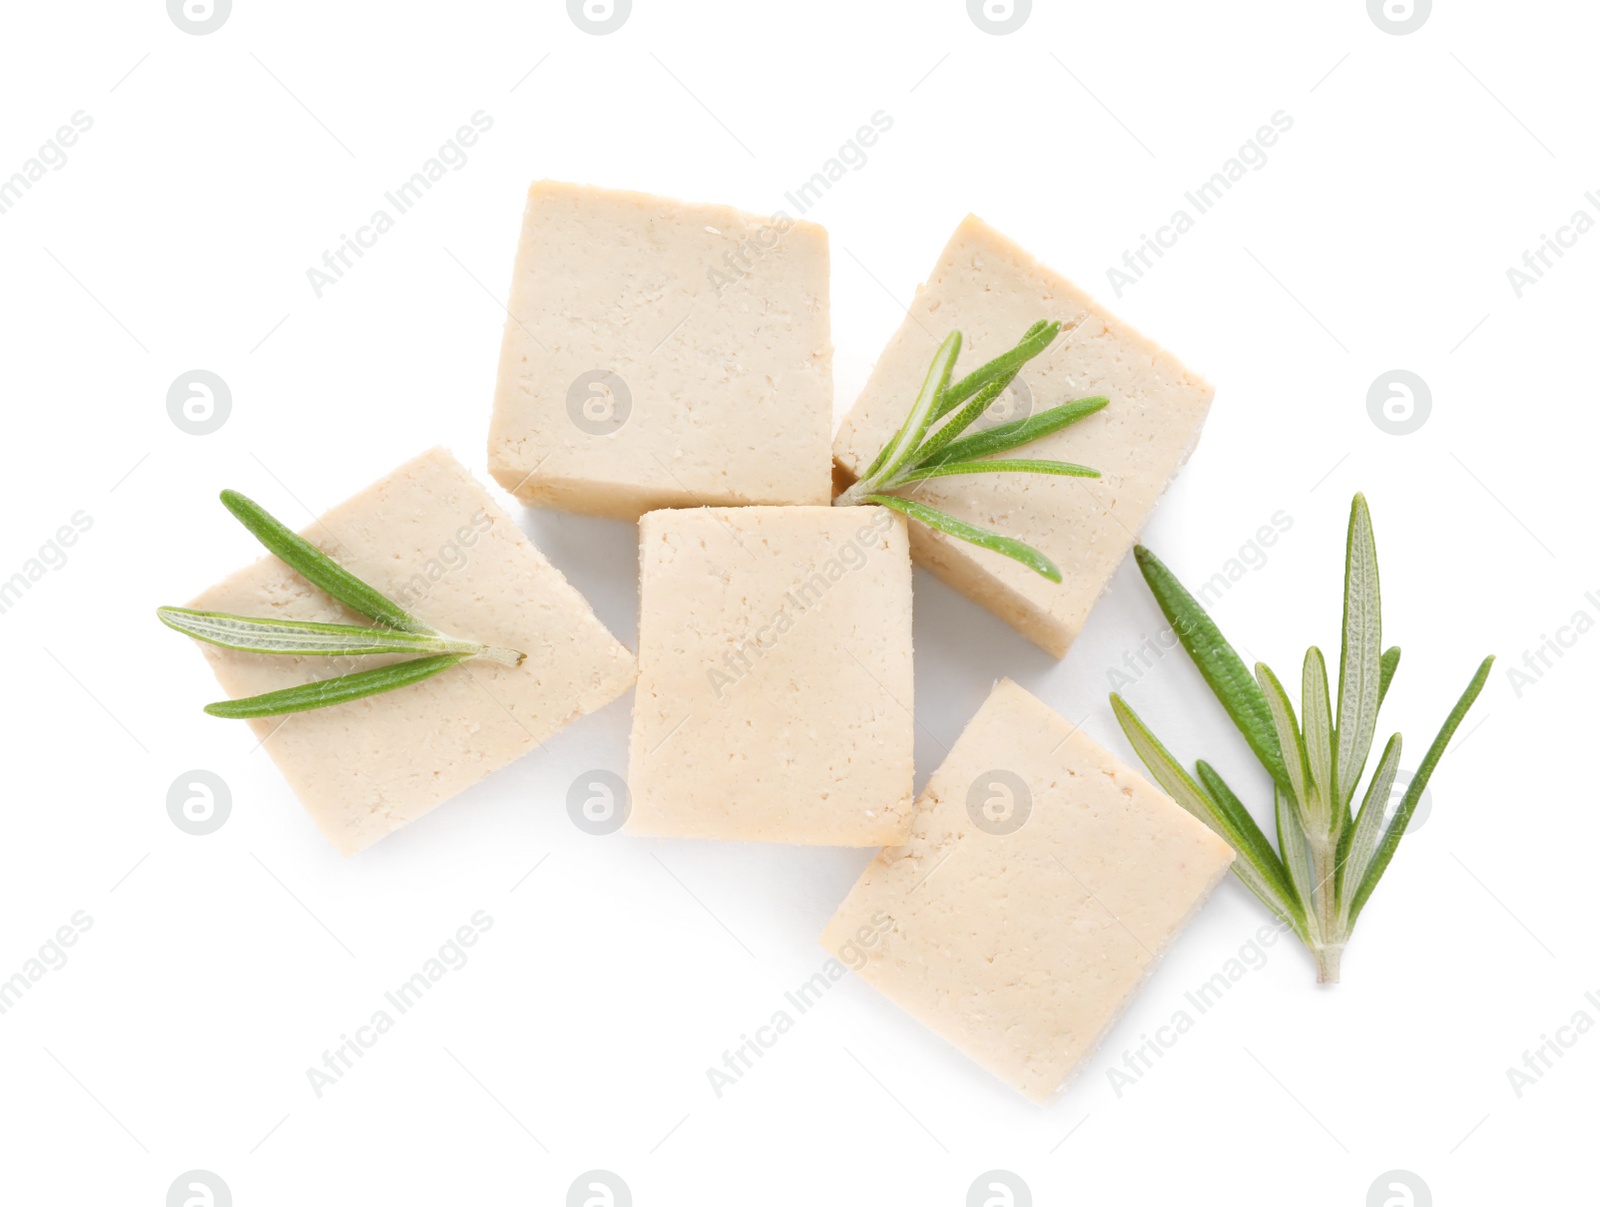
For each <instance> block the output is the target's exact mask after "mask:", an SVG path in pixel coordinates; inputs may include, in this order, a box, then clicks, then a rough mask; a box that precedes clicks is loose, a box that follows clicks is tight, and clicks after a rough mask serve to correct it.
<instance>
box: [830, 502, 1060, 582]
mask: <svg viewBox="0 0 1600 1207" xmlns="http://www.w3.org/2000/svg"><path fill="white" fill-rule="evenodd" d="M862 502H864V503H877V504H880V505H881V506H883V507H889V508H892V509H893V510H895V511H898V512H900V514H902V515H904V516H907V517H909V518H911V519H913V520H916V521H918V522H919V523H922V524H926V525H927V526H928V527H929V528H933V529H937V530H938V531H939V532H943V533H945V534H947V535H949V536H953V537H956V538H957V539H958V540H963V541H966V542H968V543H969V544H973V545H977V546H978V547H979V548H980V549H989V550H992V551H993V552H995V553H1003V554H1005V555H1006V556H1007V557H1009V558H1012V559H1013V560H1015V561H1019V562H1021V563H1022V564H1023V565H1024V566H1026V567H1028V569H1030V570H1032V571H1034V572H1035V573H1037V574H1042V575H1043V576H1044V577H1045V578H1048V579H1049V580H1050V581H1051V582H1053V583H1058V582H1060V581H1061V571H1060V570H1058V569H1056V564H1055V563H1054V562H1053V561H1051V560H1050V559H1049V558H1047V557H1046V556H1045V555H1044V554H1042V553H1040V552H1039V551H1038V550H1037V549H1035V548H1034V547H1033V546H1032V545H1029V544H1027V543H1026V542H1025V541H1019V540H1017V539H1016V538H1015V537H1010V536H1001V535H1000V534H999V533H998V532H990V531H989V530H988V529H987V528H979V527H978V526H977V525H976V524H969V523H967V522H966V521H965V520H958V519H956V517H955V516H953V515H951V514H950V513H949V512H947V511H940V510H939V509H938V508H936V507H929V506H928V505H927V504H926V503H916V502H913V501H912V500H910V499H902V498H901V497H900V496H899V495H868V496H867V497H866V498H865V499H863V500H862Z"/></svg>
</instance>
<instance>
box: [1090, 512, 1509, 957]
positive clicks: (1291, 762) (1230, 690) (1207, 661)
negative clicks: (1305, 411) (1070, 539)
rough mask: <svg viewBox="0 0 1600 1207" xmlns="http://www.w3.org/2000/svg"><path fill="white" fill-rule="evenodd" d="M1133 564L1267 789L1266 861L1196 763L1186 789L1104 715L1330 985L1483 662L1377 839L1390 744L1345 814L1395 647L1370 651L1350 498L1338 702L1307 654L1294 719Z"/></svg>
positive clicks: (1372, 547) (1390, 777) (1143, 557)
mask: <svg viewBox="0 0 1600 1207" xmlns="http://www.w3.org/2000/svg"><path fill="white" fill-rule="evenodd" d="M1135 555H1136V558H1137V560H1138V563H1139V569H1140V571H1141V572H1142V573H1143V574H1144V579H1145V582H1146V583H1147V584H1148V585H1149V587H1150V590H1151V592H1152V593H1153V594H1154V595H1155V598H1156V602H1157V603H1158V604H1159V605H1160V606H1161V610H1162V612H1163V613H1165V615H1166V617H1167V620H1168V622H1169V623H1171V625H1172V628H1173V631H1174V632H1175V633H1176V634H1177V636H1178V639H1179V641H1181V642H1182V643H1183V648H1184V649H1185V650H1187V651H1188V653H1189V656H1190V657H1191V658H1192V659H1193V660H1194V663H1195V665H1196V666H1197V667H1198V668H1199V669H1200V674H1201V675H1202V676H1203V677H1204V679H1205V681H1206V683H1207V685H1208V686H1210V688H1211V690H1212V692H1213V693H1214V694H1215V695H1216V697H1217V699H1218V701H1220V702H1221V704H1222V707H1223V708H1224V709H1225V710H1226V711H1227V713H1228V716H1229V717H1230V718H1231V719H1232V720H1233V723H1234V724H1235V725H1236V726H1238V728H1239V732H1240V733H1241V734H1243V735H1244V739H1245V741H1246V742H1247V743H1248V744H1249V746H1250V749H1251V750H1252V751H1253V752H1254V753H1255V756H1256V758H1257V759H1258V760H1259V761H1260V763H1261V765H1262V766H1263V767H1264V768H1265V769H1266V771H1267V774H1268V775H1269V776H1271V778H1272V782H1273V805H1274V809H1273V812H1274V816H1275V820H1276V825H1277V834H1278V845H1277V848H1276V849H1274V848H1273V846H1272V844H1271V843H1270V842H1269V841H1268V839H1267V837H1266V835H1265V834H1264V833H1263V832H1262V830H1261V827H1260V826H1259V825H1257V824H1256V821H1255V819H1254V818H1253V817H1252V816H1251V815H1250V813H1249V811H1248V810H1247V809H1246V808H1245V807H1244V805H1243V804H1241V803H1240V801H1239V798H1238V797H1237V796H1235V795H1234V793H1233V791H1232V790H1231V789H1230V788H1229V787H1228V785H1227V784H1225V783H1224V782H1223V780H1222V777H1221V776H1219V775H1218V774H1217V773H1216V771H1215V769H1213V768H1212V767H1211V765H1210V764H1209V763H1206V762H1205V761H1203V760H1202V761H1201V762H1199V763H1197V764H1196V768H1195V769H1196V772H1197V774H1198V777H1199V782H1196V780H1195V779H1194V778H1193V777H1191V776H1190V775H1189V774H1188V773H1187V772H1186V771H1185V770H1184V769H1183V767H1182V766H1181V765H1180V764H1179V763H1178V761H1177V760H1176V759H1175V758H1173V756H1172V755H1171V754H1170V753H1169V752H1168V751H1167V749H1166V747H1165V746H1163V745H1162V744H1161V742H1160V741H1159V740H1158V739H1157V738H1156V736H1155V735H1154V734H1153V733H1151V732H1150V730H1149V728H1148V727H1147V726H1146V725H1145V724H1144V722H1143V721H1141V720H1140V719H1139V716H1138V714H1136V713H1135V712H1134V711H1133V709H1131V708H1130V707H1128V704H1127V702H1126V701H1124V700H1123V699H1122V697H1121V696H1118V695H1116V694H1113V695H1112V697H1111V706H1112V709H1113V711H1114V712H1115V713H1116V716H1117V720H1118V721H1119V722H1120V723H1121V725H1122V731H1123V733H1125V734H1126V735H1127V737H1128V741H1129V742H1130V743H1131V744H1132V745H1133V748H1134V750H1135V751H1136V752H1137V753H1138V755H1139V757H1140V758H1141V759H1142V760H1143V761H1144V764H1145V766H1146V767H1148V768H1149V769H1150V773H1151V774H1152V775H1153V776H1154V777H1155V779H1156V781H1157V782H1158V783H1159V784H1160V785H1161V786H1162V787H1163V788H1165V789H1166V790H1167V792H1168V793H1169V794H1171V796H1172V797H1173V799H1174V800H1176V801H1177V802H1178V803H1179V804H1180V805H1182V806H1183V807H1184V808H1185V809H1187V810H1188V811H1189V812H1190V813H1192V814H1194V815H1195V816H1196V817H1197V818H1199V819H1200V820H1201V821H1203V822H1205V823H1206V824H1207V825H1208V826H1210V827H1211V828H1212V829H1213V830H1214V831H1216V832H1217V833H1218V834H1219V835H1221V836H1222V837H1223V838H1224V839H1226V840H1227V841H1228V842H1229V843H1231V844H1232V845H1233V846H1234V848H1235V849H1236V850H1237V851H1238V853H1239V856H1240V857H1239V858H1238V859H1235V860H1234V863H1233V870H1234V871H1235V872H1236V873H1238V876H1239V878H1240V879H1241V880H1243V881H1244V882H1245V884H1246V885H1247V886H1248V887H1249V888H1250V890H1251V891H1252V892H1253V893H1255V894H1256V896H1258V897H1260V898H1261V900H1262V901H1263V902H1265V903H1266V905H1267V907H1268V908H1269V909H1271V910H1272V911H1273V912H1274V913H1276V914H1277V915H1278V916H1279V917H1280V918H1282V919H1284V920H1285V921H1286V922H1287V923H1288V925H1289V926H1290V927H1291V928H1292V929H1293V930H1294V932H1295V934H1296V935H1298V936H1299V937H1300V940H1301V942H1303V943H1304V944H1305V945H1306V946H1307V947H1308V948H1309V949H1310V950H1311V953H1312V955H1313V956H1314V957H1315V959H1316V963H1317V979H1318V980H1319V981H1323V982H1328V983H1333V982H1337V981H1338V979H1339V961H1340V957H1341V955H1342V954H1343V952H1344V948H1345V945H1346V944H1347V943H1348V942H1349V940H1350V935H1351V932H1352V931H1353V930H1354V929H1355V924H1356V919H1357V918H1358V917H1359V916H1360V914H1361V910H1362V908H1363V907H1364V906H1365V905H1366V903H1367V900H1368V899H1369V898H1370V897H1371V896H1372V891H1373V889H1375V888H1376V887H1377V885H1378V881H1379V880H1380V879H1381V878H1382V877H1383V874H1384V872H1385V871H1386V870H1387V869H1388V866H1389V862H1390V860H1391V859H1393V858H1394V853H1395V849H1396V848H1397V847H1398V846H1399V845H1400V839H1401V838H1402V837H1404V835H1405V832H1406V827H1407V826H1408V825H1410V824H1411V815H1412V813H1413V811H1414V810H1415V809H1416V807H1417V802H1418V801H1419V800H1421V799H1422V793H1423V791H1424V789H1426V788H1427V786H1428V780H1429V778H1430V777H1431V776H1432V775H1433V769H1434V767H1436V766H1437V765H1438V762H1439V759H1440V758H1441V757H1442V756H1443V754H1444V751H1445V748H1446V747H1447V746H1448V745H1449V743H1450V739H1451V737H1452V736H1453V735H1454V734H1455V732H1456V729H1457V727H1459V726H1460V724H1461V721H1462V718H1463V717H1465V716H1466V715H1467V710H1468V709H1469V708H1471V707H1472V703H1473V701H1474V700H1476V699H1477V698H1478V693H1479V692H1481V691H1482V690H1483V685H1484V682H1485V681H1486V680H1487V679H1488V677H1489V668H1490V666H1491V665H1492V664H1493V663H1494V658H1493V657H1492V656H1491V657H1488V658H1485V659H1484V660H1483V663H1482V664H1481V665H1480V666H1479V667H1478V670H1477V673H1476V674H1475V675H1473V677H1472V681H1471V682H1470V683H1469V684H1467V689H1466V691H1465V692H1463V693H1462V695H1461V698H1460V699H1459V700H1457V701H1456V705H1455V707H1454V708H1453V709H1451V710H1450V714H1449V716H1447V717H1446V718H1445V722H1444V725H1443V727H1442V728H1441V729H1440V730H1439V734H1438V736H1437V737H1436V738H1434V740H1433V745H1432V746H1430V747H1429V748H1428V752H1427V754H1426V755H1425V756H1424V757H1423V760H1422V763H1421V765H1420V766H1419V767H1418V768H1417V772H1416V774H1415V775H1414V776H1413V777H1412V779H1411V782H1410V784H1409V785H1407V787H1406V792H1405V795H1404V796H1403V797H1402V798H1401V801H1400V804H1399V807H1398V808H1397V809H1396V810H1395V813H1394V816H1393V817H1392V818H1391V819H1390V820H1389V822H1388V824H1387V825H1385V824H1384V812H1385V810H1386V808H1387V806H1388V802H1389V795H1390V791H1391V789H1392V788H1393V786H1394V781H1395V774H1396V772H1397V771H1398V769H1399V766H1400V750H1401V740H1400V735H1399V734H1395V735H1394V736H1393V737H1391V738H1390V739H1389V741H1388V743H1387V744H1386V745H1385V746H1384V750H1383V755H1382V756H1381V757H1380V758H1379V760H1378V766H1377V768H1376V769H1375V770H1374V771H1373V774H1372V778H1371V780H1370V781H1369V782H1368V784H1367V790H1366V792H1365V793H1364V794H1363V796H1362V798H1361V807H1360V811H1359V812H1357V813H1355V814H1354V815H1352V813H1351V806H1352V804H1353V803H1354V801H1355V796H1356V788H1357V786H1358V785H1359V783H1360V780H1361V776H1362V774H1363V772H1364V771H1365V769H1366V764H1367V758H1368V755H1369V754H1370V753H1371V751H1372V740H1373V736H1374V734H1375V733H1376V731H1377V719H1378V709H1379V707H1380V706H1381V705H1382V703H1383V701H1384V698H1385V696H1387V695H1388V691H1389V685H1390V683H1391V681H1392V680H1393V678H1394V673H1395V670H1396V668H1397V667H1398V666H1399V665H1400V649H1399V647H1398V646H1394V647H1391V648H1389V649H1388V650H1385V649H1384V648H1383V640H1382V632H1383V625H1382V617H1381V608H1380V597H1379V591H1378V550H1377V544H1376V542H1375V541H1374V539H1373V535H1372V516H1371V513H1370V512H1369V511H1368V509H1367V501H1366V499H1365V498H1363V497H1362V496H1361V495H1359V494H1358V495H1356V497H1355V499H1354V501H1353V502H1352V503H1351V505H1350V528H1349V534H1348V538H1347V542H1346V552H1345V579H1344V623H1343V635H1342V637H1341V641H1340V650H1339V692H1338V699H1337V701H1336V702H1330V700H1329V697H1328V674H1327V668H1326V666H1325V665H1324V662H1323V657H1322V652H1321V651H1320V650H1318V649H1317V648H1316V647H1315V646H1312V647H1311V648H1310V649H1309V650H1307V651H1306V657H1305V662H1304V665H1303V667H1302V672H1301V693H1300V698H1301V704H1300V714H1299V716H1298V717H1297V716H1296V714H1295V709H1294V705H1293V704H1292V703H1291V702H1290V700H1289V695H1288V692H1287V691H1285V690H1284V687H1283V684H1282V683H1280V682H1279V680H1278V677H1277V676H1276V675H1274V674H1273V673H1272V671H1271V669H1270V668H1269V667H1268V666H1267V665H1266V664H1265V663H1262V662H1258V663H1256V668H1255V674H1254V675H1253V676H1252V675H1251V674H1250V672H1249V671H1247V670H1246V669H1245V665H1244V663H1243V661H1242V660H1241V659H1240V658H1239V655H1238V654H1236V653H1235V652H1234V650H1233V647H1232V646H1231V645H1229V644H1228V642H1227V640H1226V639H1225V638H1224V637H1223V636H1222V633H1221V632H1220V631H1219V630H1218V628H1217V626H1216V624H1215V623H1214V622H1213V621H1212V619H1211V617H1210V616H1208V615H1207V614H1206V611H1205V609H1204V608H1203V607H1201V606H1200V604H1199V602H1198V601H1196V600H1195V598H1194V597H1193V596H1192V595H1190V594H1189V592H1188V591H1186V590H1185V589H1184V587H1183V585H1182V584H1181V583H1180V582H1179V581H1178V580H1177V578H1176V577H1174V576H1173V574H1172V572H1171V571H1169V570H1168V569H1167V568H1166V567H1165V566H1164V565H1162V564H1161V562H1160V560H1159V559H1157V557H1156V556H1155V554H1153V553H1151V552H1150V551H1149V550H1148V549H1146V548H1144V547H1143V546H1140V547H1139V548H1137V549H1136V550H1135Z"/></svg>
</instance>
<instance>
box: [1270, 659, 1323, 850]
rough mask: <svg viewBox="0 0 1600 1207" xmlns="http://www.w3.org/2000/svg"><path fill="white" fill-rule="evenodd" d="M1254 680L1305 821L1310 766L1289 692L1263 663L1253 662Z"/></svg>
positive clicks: (1309, 797) (1309, 794)
mask: <svg viewBox="0 0 1600 1207" xmlns="http://www.w3.org/2000/svg"><path fill="white" fill-rule="evenodd" d="M1256 682H1257V683H1259V684H1260V685H1261V691H1262V694H1263V695H1265V696H1266V698H1267V707H1268V708H1269V709H1271V710H1272V724H1273V728H1274V729H1276V730H1277V731H1278V746H1279V747H1280V748H1281V749H1282V751H1283V755H1284V763H1285V765H1286V766H1287V768H1288V772H1289V788H1290V790H1291V793H1292V795H1293V797H1294V800H1295V803H1296V804H1297V805H1299V806H1300V809H1301V816H1302V819H1303V820H1307V821H1309V818H1307V817H1306V816H1305V812H1306V806H1307V804H1308V803H1309V802H1310V799H1311V769H1310V768H1309V767H1308V766H1307V765H1306V744H1305V740H1304V739H1303V738H1302V737H1301V736H1300V726H1299V723H1298V722H1297V721H1296V720H1295V715H1294V705H1293V704H1292V703H1291V702H1290V700H1289V693H1288V692H1286V691H1284V690H1283V684H1282V683H1280V682H1278V676H1276V675H1274V674H1273V673H1272V668H1271V667H1270V666H1268V665H1267V664H1266V663H1265V662H1258V663H1256Z"/></svg>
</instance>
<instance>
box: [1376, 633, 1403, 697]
mask: <svg viewBox="0 0 1600 1207" xmlns="http://www.w3.org/2000/svg"><path fill="white" fill-rule="evenodd" d="M1380 665H1381V673H1380V674H1379V676H1378V707H1380V708H1381V707H1383V698H1384V697H1385V696H1387V695H1388V694H1389V684H1391V683H1393V682H1394V673H1395V671H1397V670H1399V669H1400V647H1399V646H1397V645H1391V646H1390V647H1389V648H1388V649H1386V650H1384V651H1383V660H1382V663H1381V664H1380Z"/></svg>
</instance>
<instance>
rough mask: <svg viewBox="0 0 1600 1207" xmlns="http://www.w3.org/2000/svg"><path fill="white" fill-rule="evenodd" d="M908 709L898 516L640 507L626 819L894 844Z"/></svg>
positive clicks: (634, 823) (725, 834)
mask: <svg viewBox="0 0 1600 1207" xmlns="http://www.w3.org/2000/svg"><path fill="white" fill-rule="evenodd" d="M911 706H912V698H911V554H910V550H909V547H908V544H907V540H906V525H905V521H904V520H902V519H901V518H900V517H899V516H898V515H896V514H895V513H893V512H891V511H889V510H888V509H887V508H883V507H734V508H716V507H706V508H699V509H694V510H683V511H653V512H651V513H650V514H649V515H647V516H645V517H644V519H643V520H641V521H640V524H639V690H638V692H637V694H636V695H635V698H634V708H633V737H632V742H631V746H630V760H629V772H628V783H629V788H630V790H631V794H632V797H633V800H632V812H631V814H630V816H629V819H628V827H627V828H628V829H629V830H630V831H632V832H633V833H635V834H659V835H679V836H687V837H696V838H730V839H745V840H748V841H752V842H795V843H816V844H819V845H833V846H856V847H864V846H879V845H881V844H883V843H886V842H899V841H901V840H903V839H904V838H905V835H906V827H907V826H908V824H909V823H910V819H911V790H912V763H911V756H912V720H911Z"/></svg>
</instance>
